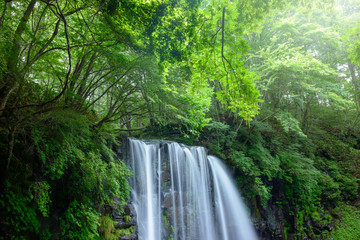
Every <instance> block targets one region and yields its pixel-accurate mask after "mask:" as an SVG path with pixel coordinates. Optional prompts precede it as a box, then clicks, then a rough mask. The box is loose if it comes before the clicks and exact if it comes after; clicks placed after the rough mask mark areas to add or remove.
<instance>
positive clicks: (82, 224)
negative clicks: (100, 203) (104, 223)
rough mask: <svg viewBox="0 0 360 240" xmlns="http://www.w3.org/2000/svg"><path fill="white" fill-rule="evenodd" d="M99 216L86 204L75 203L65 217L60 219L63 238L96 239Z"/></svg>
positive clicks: (71, 204)
mask: <svg viewBox="0 0 360 240" xmlns="http://www.w3.org/2000/svg"><path fill="white" fill-rule="evenodd" d="M99 217H100V216H99V214H98V213H96V211H95V210H94V209H92V208H91V207H89V206H86V205H84V204H81V203H78V202H77V201H73V202H71V203H70V205H69V207H68V209H67V210H66V212H65V213H64V216H63V217H62V218H61V219H60V225H61V227H62V229H63V230H62V238H64V239H96V238H97V237H99V233H98V231H97V228H98V225H99V222H98V219H99Z"/></svg>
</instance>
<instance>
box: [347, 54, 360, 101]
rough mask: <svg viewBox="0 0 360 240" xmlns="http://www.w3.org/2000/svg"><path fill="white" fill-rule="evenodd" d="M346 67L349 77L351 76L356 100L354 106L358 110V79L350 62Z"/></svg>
mask: <svg viewBox="0 0 360 240" xmlns="http://www.w3.org/2000/svg"><path fill="white" fill-rule="evenodd" d="M348 67H349V71H350V76H351V82H352V84H353V86H354V90H355V99H356V104H357V105H358V108H360V89H359V82H358V79H357V77H356V75H355V65H354V64H352V63H351V62H350V60H348Z"/></svg>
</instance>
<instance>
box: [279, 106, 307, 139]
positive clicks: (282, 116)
mask: <svg viewBox="0 0 360 240" xmlns="http://www.w3.org/2000/svg"><path fill="white" fill-rule="evenodd" d="M275 118H276V119H277V120H278V121H279V122H280V124H281V126H282V128H283V129H284V131H285V133H289V132H291V133H293V134H297V135H299V136H302V137H306V135H305V134H304V133H303V132H302V130H301V128H300V123H299V121H298V120H297V119H296V118H294V117H293V116H292V115H291V113H289V112H279V113H277V114H276V115H275Z"/></svg>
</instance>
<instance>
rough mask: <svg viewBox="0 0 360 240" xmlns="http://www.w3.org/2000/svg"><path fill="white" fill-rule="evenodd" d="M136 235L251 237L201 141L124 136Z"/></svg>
mask: <svg viewBox="0 0 360 240" xmlns="http://www.w3.org/2000/svg"><path fill="white" fill-rule="evenodd" d="M128 149H129V151H128V164H129V167H130V168H131V169H132V171H133V177H132V179H131V186H132V201H133V205H134V208H135V211H136V215H137V216H136V218H137V228H138V229H137V230H138V238H139V239H140V240H161V239H174V240H185V239H188V240H253V239H257V237H256V234H255V231H254V228H253V227H252V225H251V224H250V222H249V219H248V216H247V213H246V211H245V208H244V206H243V204H242V201H241V198H240V196H239V194H238V192H237V190H236V187H235V185H234V183H233V182H232V180H231V178H230V175H229V174H228V173H227V171H226V168H225V166H224V165H223V164H222V163H221V161H220V160H219V159H217V158H216V157H213V156H207V155H206V153H205V150H204V148H202V147H187V146H184V145H180V144H178V143H174V142H160V141H148V142H145V141H140V140H134V139H129V147H128Z"/></svg>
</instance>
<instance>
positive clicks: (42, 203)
mask: <svg viewBox="0 0 360 240" xmlns="http://www.w3.org/2000/svg"><path fill="white" fill-rule="evenodd" d="M32 189H33V192H34V193H33V194H32V195H31V198H32V199H34V200H35V202H36V203H37V205H38V208H39V210H40V212H41V214H42V215H43V216H44V217H48V216H49V204H50V203H51V200H50V185H49V184H48V183H47V182H45V181H42V182H35V183H34V184H33V186H32Z"/></svg>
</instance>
